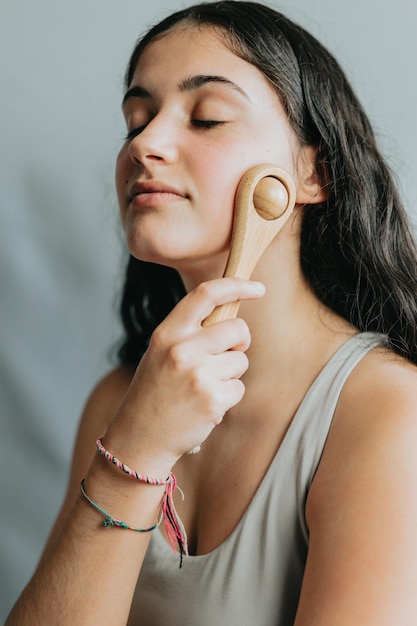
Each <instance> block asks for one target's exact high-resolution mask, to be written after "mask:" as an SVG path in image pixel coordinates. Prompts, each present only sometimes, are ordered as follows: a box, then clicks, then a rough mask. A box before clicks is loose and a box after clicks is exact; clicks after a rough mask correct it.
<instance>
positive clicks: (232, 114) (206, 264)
mask: <svg viewBox="0 0 417 626" xmlns="http://www.w3.org/2000/svg"><path fill="white" fill-rule="evenodd" d="M123 111H124V115H125V118H126V124H127V129H128V135H127V139H126V141H125V143H124V145H123V147H122V149H121V151H120V153H119V156H118V159H117V168H116V184H117V194H118V200H119V205H120V212H121V220H122V224H123V227H124V230H125V233H126V239H127V243H128V247H129V250H130V252H131V253H132V254H133V255H134V256H136V257H137V258H140V259H143V260H146V261H151V262H154V263H160V264H165V265H169V266H171V267H174V268H176V269H177V270H178V271H179V272H180V273H181V275H182V276H183V279H184V281H185V284H186V285H187V284H192V283H195V282H200V281H201V280H206V279H209V278H214V277H217V276H220V275H221V274H222V273H223V270H224V267H225V263H226V258H227V253H228V248H229V243H230V236H231V228H232V220H233V207H234V198H235V193H236V189H237V186H238V183H239V181H240V179H241V177H242V176H243V174H244V173H245V172H246V171H247V170H248V169H249V168H250V167H252V166H253V165H257V164H259V163H264V162H269V163H271V162H272V163H275V164H277V165H279V166H280V167H282V168H284V169H286V170H287V171H288V172H289V173H290V175H291V176H292V177H293V178H294V180H295V182H297V155H298V152H299V146H298V142H297V139H296V137H295V135H294V133H293V131H292V129H291V128H290V125H289V123H288V120H287V117H286V114H285V112H284V110H283V107H282V105H281V103H280V101H279V99H278V97H277V95H276V94H275V92H274V91H273V89H272V88H271V86H270V85H269V83H268V82H267V80H266V78H265V77H264V75H263V74H262V73H261V72H260V71H259V70H258V69H257V68H255V67H254V66H252V65H251V64H250V63H248V62H246V61H244V60H243V59H241V58H239V57H237V56H236V55H234V54H233V53H232V52H231V51H230V50H229V49H228V48H227V47H226V46H225V45H224V43H223V41H222V39H221V37H220V36H219V35H218V34H216V33H215V32H214V31H213V30H212V29H207V28H206V29H202V30H201V29H199V30H197V29H196V28H195V27H190V26H184V25H183V26H181V27H177V28H176V29H175V30H171V31H169V32H168V33H167V34H165V35H163V36H162V37H161V38H158V39H157V40H155V41H154V42H153V43H151V44H150V45H149V46H148V47H147V48H146V49H145V51H144V52H143V54H142V56H141V57H140V59H139V62H138V64H137V67H136V71H135V73H134V75H133V79H132V82H131V85H130V86H129V89H128V91H127V94H126V97H125V100H124V106H123Z"/></svg>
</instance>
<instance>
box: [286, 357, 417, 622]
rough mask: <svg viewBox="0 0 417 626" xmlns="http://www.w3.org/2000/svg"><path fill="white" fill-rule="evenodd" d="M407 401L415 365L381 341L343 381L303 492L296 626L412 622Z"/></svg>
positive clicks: (414, 473)
mask: <svg viewBox="0 0 417 626" xmlns="http://www.w3.org/2000/svg"><path fill="white" fill-rule="evenodd" d="M416 399H417V368H416V367H415V366H414V365H412V364H411V363H409V362H407V361H405V360H403V359H401V358H399V357H397V356H396V355H394V354H392V353H391V352H389V351H388V350H386V349H382V348H381V349H379V348H378V349H375V350H373V351H372V352H370V353H369V354H368V355H366V356H365V357H364V358H363V359H362V361H361V362H360V363H359V364H358V365H357V366H356V368H355V369H354V371H353V372H352V374H351V375H350V377H349V379H348V381H347V382H346V384H345V387H344V389H343V391H342V394H341V396H340V400H339V404H338V407H337V409H336V413H335V416H334V421H333V424H332V427H331V429H330V433H329V437H328V441H327V443H326V446H325V449H324V452H323V457H322V460H321V462H320V465H319V468H318V471H317V474H316V476H315V478H314V481H313V484H312V486H311V489H310V494H309V497H308V503H307V520H308V524H309V529H310V546H309V556H308V560H307V567H306V573H305V580H304V584H303V593H302V596H301V601H300V609H299V616H298V619H297V621H296V624H297V626H299V625H303V626H304V624H307V623H308V624H309V625H310V624H311V626H316V625H317V626H319V625H320V626H321V624H327V623H334V624H336V623H337V624H340V626H344V625H345V624H346V625H347V624H352V623H354V624H358V625H359V624H367V625H373V624H375V625H376V624H378V626H384V625H385V624H386V625H388V624H393V623H396V624H401V625H410V626H411V624H413V623H414V621H415V615H416V614H417V598H416V595H415V589H416V588H417V535H416V528H417V495H416V484H417V454H416V453H415V448H416V442H417V402H416ZM317 606H320V610H319V611H316V609H315V608H314V607H317ZM307 616H308V621H307Z"/></svg>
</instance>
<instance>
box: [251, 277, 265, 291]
mask: <svg viewBox="0 0 417 626" xmlns="http://www.w3.org/2000/svg"><path fill="white" fill-rule="evenodd" d="M252 285H253V286H254V288H255V289H256V291H257V292H258V293H261V294H264V293H265V285H264V284H263V283H260V282H258V281H257V280H253V281H252Z"/></svg>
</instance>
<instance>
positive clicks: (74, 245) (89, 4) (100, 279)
mask: <svg viewBox="0 0 417 626" xmlns="http://www.w3.org/2000/svg"><path fill="white" fill-rule="evenodd" d="M186 4H188V3H184V2H179V1H178V0H152V2H142V1H141V0H72V1H71V2H63V1H60V0H37V1H36V2H33V0H0V462H1V472H0V507H1V509H0V565H1V567H0V620H1V622H3V620H4V618H5V615H6V614H7V612H8V611H9V609H10V607H11V605H12V603H13V602H14V601H15V599H16V597H17V596H18V594H19V593H20V591H21V589H22V588H23V586H24V584H25V583H26V581H27V580H28V578H29V576H30V575H31V572H32V571H33V568H34V566H35V563H36V561H37V559H38V557H39V553H40V551H41V549H42V545H43V543H44V541H45V538H46V535H47V533H48V531H49V528H50V526H51V524H52V522H53V519H54V516H55V514H56V512H57V510H58V507H59V505H60V502H61V498H62V496H63V492H64V488H65V483H66V478H67V473H68V468H69V459H70V453H71V448H72V444H73V439H74V434H75V429H76V426H77V422H78V417H79V414H80V411H81V409H82V406H83V404H84V402H85V399H86V397H87V395H88V393H89V392H90V390H91V387H92V386H93V385H94V383H95V382H96V380H97V379H98V378H99V377H101V376H102V375H103V374H104V373H105V372H106V371H107V370H108V369H109V368H110V367H111V366H112V363H111V361H110V360H109V358H108V354H109V350H110V349H111V347H112V346H113V345H114V343H115V342H116V341H117V339H118V337H119V332H120V328H119V323H118V320H117V314H116V301H117V295H118V292H119V288H120V277H121V273H122V267H123V260H124V256H123V253H122V243H121V242H122V239H121V235H120V231H119V227H118V219H117V206H116V200H115V194H114V191H113V163H114V158H115V155H116V152H117V150H118V147H119V145H120V143H121V141H122V137H123V133H124V127H123V122H122V118H121V114H120V100H121V94H122V77H123V72H124V67H125V64H126V62H127V59H128V55H129V53H130V51H131V48H132V46H133V44H134V42H135V40H136V38H137V37H138V36H139V34H141V32H142V31H143V30H144V29H145V28H146V27H147V26H148V25H150V24H151V23H153V22H154V21H156V20H159V19H160V18H161V17H163V16H164V15H165V14H166V13H167V12H168V11H171V10H173V9H177V8H180V7H183V6H186ZM270 4H272V6H275V7H276V8H279V9H282V10H283V11H284V12H286V13H287V14H288V15H289V16H291V17H292V18H293V19H295V20H297V21H299V22H300V23H302V24H303V25H304V26H306V27H307V28H308V29H309V30H310V31H311V32H313V33H314V34H315V35H317V36H318V37H319V39H321V40H322V41H323V42H324V43H325V44H326V45H327V46H328V47H329V48H330V49H331V50H332V51H333V52H334V53H335V54H336V56H337V58H338V59H339V60H340V61H341V63H342V65H343V66H344V68H345V70H346V71H347V73H348V75H349V77H350V78H351V81H352V82H353V84H354V86H355V88H356V91H357V92H358V93H359V95H360V97H361V99H362V102H363V103H364V105H365V108H366V109H367V111H368V113H369V115H370V117H371V119H372V121H373V123H374V126H375V129H376V132H377V134H378V137H379V140H380V145H381V147H382V149H383V152H384V153H385V155H386V156H387V158H388V160H389V162H390V164H391V167H392V168H393V170H394V172H395V173H396V176H397V179H398V181H399V184H400V186H401V189H402V192H403V197H404V200H405V203H406V206H407V209H408V210H409V212H410V214H411V215H412V217H413V220H414V221H417V180H416V179H417V176H416V174H417V156H416V153H417V124H416V119H415V115H416V104H417V85H416V52H417V44H416V38H415V28H416V25H417V10H416V6H417V5H416V4H415V3H414V0H397V2H396V3H395V5H394V6H393V5H392V4H391V3H388V2H387V1H384V0H350V1H349V2H342V1H339V0H292V1H291V0H282V1H279V0H275V1H272V2H270ZM376 244H377V242H376Z"/></svg>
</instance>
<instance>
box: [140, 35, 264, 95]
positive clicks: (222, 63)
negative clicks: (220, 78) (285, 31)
mask: <svg viewBox="0 0 417 626" xmlns="http://www.w3.org/2000/svg"><path fill="white" fill-rule="evenodd" d="M206 73H210V74H216V75H219V74H220V75H224V76H226V77H227V78H229V77H230V78H231V79H232V80H233V77H240V79H241V80H243V81H245V80H249V81H257V82H258V84H262V85H263V87H264V88H267V89H268V91H270V92H271V91H272V88H271V85H270V83H269V81H268V80H267V79H266V77H265V76H264V74H263V73H262V72H261V71H260V70H258V68H256V67H255V66H254V65H252V64H251V63H249V62H248V61H245V60H244V59H242V58H241V57H240V56H238V55H236V54H235V53H234V52H232V50H231V49H230V47H228V45H227V43H226V38H225V36H224V34H223V33H222V31H221V29H220V28H214V27H211V26H204V27H201V26H197V25H193V24H179V25H177V26H175V27H174V28H173V29H171V30H169V31H168V32H166V33H163V34H162V35H160V36H158V37H157V38H156V39H154V40H153V41H152V42H151V43H150V44H148V46H147V47H146V48H145V49H144V51H143V52H142V54H141V56H140V57H139V59H138V62H137V64H136V68H135V71H134V73H133V77H132V81H131V85H134V84H135V82H136V83H141V82H142V81H143V80H144V79H146V80H152V79H154V78H157V77H158V76H159V75H165V77H166V78H168V77H172V79H174V77H175V80H177V79H178V77H183V76H186V75H197V74H206ZM274 93H275V92H274Z"/></svg>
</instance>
